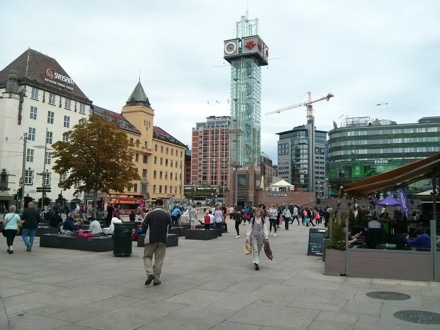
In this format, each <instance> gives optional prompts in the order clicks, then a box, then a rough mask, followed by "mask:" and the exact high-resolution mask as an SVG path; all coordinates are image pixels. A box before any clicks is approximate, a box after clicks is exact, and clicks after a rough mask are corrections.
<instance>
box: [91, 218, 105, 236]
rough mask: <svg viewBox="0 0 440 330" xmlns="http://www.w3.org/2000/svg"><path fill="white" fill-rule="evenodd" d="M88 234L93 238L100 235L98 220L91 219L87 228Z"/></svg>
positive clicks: (100, 229)
mask: <svg viewBox="0 0 440 330" xmlns="http://www.w3.org/2000/svg"><path fill="white" fill-rule="evenodd" d="M89 230H90V233H92V234H93V235H95V236H98V235H100V234H101V233H102V228H101V224H100V223H99V221H98V220H96V219H93V220H92V221H91V222H90V227H89Z"/></svg>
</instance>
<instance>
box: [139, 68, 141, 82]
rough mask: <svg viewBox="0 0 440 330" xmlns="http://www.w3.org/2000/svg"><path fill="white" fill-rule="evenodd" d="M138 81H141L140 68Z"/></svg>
mask: <svg viewBox="0 0 440 330" xmlns="http://www.w3.org/2000/svg"><path fill="white" fill-rule="evenodd" d="M139 82H141V70H140V69H139Z"/></svg>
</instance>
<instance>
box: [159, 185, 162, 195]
mask: <svg viewBox="0 0 440 330" xmlns="http://www.w3.org/2000/svg"><path fill="white" fill-rule="evenodd" d="M161 193H162V186H161V185H160V186H159V194H161Z"/></svg>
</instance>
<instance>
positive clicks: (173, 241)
mask: <svg viewBox="0 0 440 330" xmlns="http://www.w3.org/2000/svg"><path fill="white" fill-rule="evenodd" d="M144 240H145V234H139V235H138V238H137V247H144V246H145V244H144ZM178 245H179V235H177V234H168V236H167V247H171V246H178Z"/></svg>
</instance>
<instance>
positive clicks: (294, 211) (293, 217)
mask: <svg viewBox="0 0 440 330" xmlns="http://www.w3.org/2000/svg"><path fill="white" fill-rule="evenodd" d="M295 219H296V221H298V226H299V225H300V223H299V218H298V207H297V206H296V205H295V206H294V207H293V214H292V221H291V222H290V223H291V224H293V222H294V221H295Z"/></svg>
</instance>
